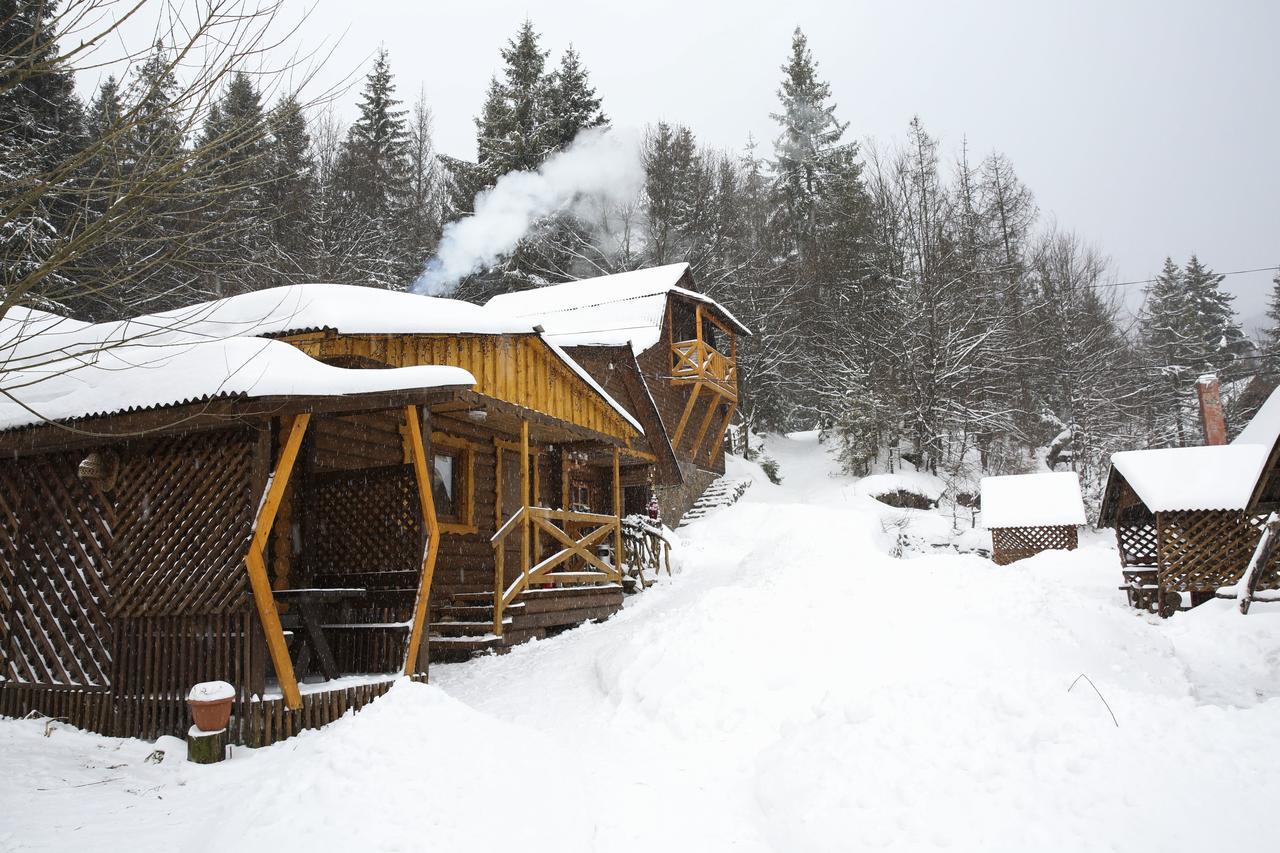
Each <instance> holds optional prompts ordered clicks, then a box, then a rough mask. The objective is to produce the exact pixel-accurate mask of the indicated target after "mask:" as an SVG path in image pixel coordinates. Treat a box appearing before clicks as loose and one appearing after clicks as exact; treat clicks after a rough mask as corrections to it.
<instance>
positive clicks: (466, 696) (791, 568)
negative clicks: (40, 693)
mask: <svg viewBox="0 0 1280 853" xmlns="http://www.w3.org/2000/svg"><path fill="white" fill-rule="evenodd" d="M768 451H769V453H770V454H771V455H772V456H773V457H774V458H776V459H777V460H778V461H779V462H780V465H781V474H782V477H783V483H782V485H781V486H775V485H773V484H771V483H769V482H768V480H767V479H765V478H764V477H763V476H762V475H761V474H760V473H759V472H758V470H756V469H755V468H754V466H751V465H748V464H747V463H744V462H742V461H741V460H737V459H731V460H730V465H731V468H732V470H731V471H730V473H731V474H733V475H735V476H753V477H754V478H755V479H756V480H757V482H756V483H755V485H754V486H753V487H752V488H751V489H749V490H748V491H747V492H746V494H745V496H744V497H743V498H742V500H741V501H740V502H739V503H737V504H736V505H734V506H732V507H729V508H726V509H723V510H718V511H716V512H714V513H712V514H711V515H709V516H708V517H707V518H705V519H703V520H699V521H697V522H694V523H693V524H691V525H690V526H688V527H686V528H684V529H682V530H681V535H682V537H683V538H684V543H683V546H682V547H681V548H680V549H679V552H678V571H677V574H676V577H675V578H674V579H672V580H671V581H667V580H666V578H665V576H664V579H663V583H661V584H660V585H659V586H657V587H654V588H653V589H651V590H649V591H647V592H645V593H643V594H641V595H638V596H635V597H633V598H631V599H630V600H629V601H628V602H627V606H626V608H625V609H624V610H623V611H622V612H621V613H619V614H618V615H617V616H615V617H614V618H613V619H611V620H610V621H608V622H606V623H603V624H598V625H589V626H585V627H583V628H580V629H577V630H574V631H570V632H568V633H566V634H563V635H561V636H559V637H557V638H554V639H552V640H548V641H543V642H537V643H532V644H528V645H525V646H521V647H518V648H517V649H515V650H514V651H513V652H512V653H510V654H509V655H506V656H504V657H496V658H487V659H481V660H475V661H472V662H469V663H465V664H453V665H442V666H435V667H433V668H432V670H431V674H432V679H433V683H432V684H431V685H429V686H424V685H415V684H410V683H404V684H400V685H397V686H396V687H395V688H394V689H393V690H392V691H391V693H390V694H388V695H387V696H386V697H385V698H383V699H380V700H379V701H377V702H376V703H374V704H373V705H372V706H371V707H369V708H368V709H366V710H365V711H363V712H362V713H360V714H359V715H357V716H354V717H349V718H346V719H343V720H342V721H340V722H339V723H337V724H334V725H332V726H330V727H329V728H327V729H325V730H323V731H321V732H307V733H304V734H303V735H301V736H299V737H297V738H294V739H292V740H290V741H286V742H284V743H281V744H278V745H276V746H272V747H269V748H267V749H263V750H258V751H255V752H250V751H247V750H243V751H238V752H237V754H236V755H235V756H234V758H233V760H232V761H229V762H226V763H223V764H221V765H216V766H213V767H198V766H195V765H191V764H188V763H186V762H184V761H182V760H181V744H180V742H178V741H165V742H161V743H160V744H159V745H158V746H159V747H160V748H162V749H165V750H166V751H167V753H168V754H167V755H166V757H165V758H164V760H162V761H160V762H159V763H148V762H147V761H145V759H146V757H147V756H148V754H150V753H151V752H152V751H153V750H154V749H155V748H156V746H157V745H155V744H146V743H141V742H138V741H119V740H111V739H105V738H98V737H95V736H89V735H85V734H81V733H79V732H76V731H73V730H70V729H67V728H65V727H61V726H60V725H58V724H53V725H52V726H50V727H48V728H47V727H46V724H45V723H44V722H37V721H5V722H3V723H0V849H6V850H64V849H78V850H114V849H131V850H211V851H212V850H221V849H233V850H280V849H290V850H313V851H323V850H346V849H357V850H427V849H431V850H443V851H451V850H477V849H481V848H482V847H487V846H489V845H495V844H501V845H502V846H510V847H513V848H518V849H520V850H522V851H541V850H555V851H576V850H603V851H615V850H616V851H632V850H635V851H641V850H642V851H650V853H651V851H655V850H658V851H680V850H729V849H732V850H739V851H756V850H779V851H808V850H815V851H818V850H822V851H825V850H832V851H835V850H841V851H845V850H860V849H881V848H888V849H899V850H921V849H932V848H935V847H936V848H946V849H952V850H979V849H980V850H1017V851H1024V850H1032V849H1035V850H1073V851H1074V850H1102V849H1105V850H1152V851H1173V850H1197V851H1204V850H1227V849H1229V850H1233V851H1246V850H1274V849H1275V847H1276V841H1275V837H1274V832H1273V831H1272V830H1271V829H1270V827H1269V825H1268V820H1267V819H1268V816H1269V815H1270V814H1271V809H1272V808H1273V806H1274V803H1275V802H1277V799H1278V798H1280V607H1276V606H1272V607H1270V608H1268V607H1265V606H1259V607H1257V608H1255V610H1254V612H1253V613H1252V614H1251V615H1249V616H1248V617H1242V616H1240V615H1239V614H1238V613H1237V612H1235V610H1234V609H1233V607H1231V606H1230V605H1229V604H1228V603H1226V602H1214V603H1210V604H1208V605H1205V606H1204V607H1201V608H1198V609H1197V610H1195V611H1193V612H1190V613H1185V614H1180V615H1178V616H1176V617H1174V618H1173V619H1171V620H1168V621H1161V620H1158V619H1156V618H1154V617H1152V616H1148V615H1145V614H1141V613H1138V612H1136V611H1134V610H1131V609H1129V608H1127V607H1126V606H1125V603H1124V596H1123V594H1122V593H1120V592H1119V591H1117V589H1116V586H1117V585H1118V582H1119V580H1120V572H1119V568H1118V564H1117V561H1116V557H1115V554H1114V551H1113V549H1112V547H1111V544H1110V540H1109V539H1108V538H1107V537H1105V536H1102V535H1087V536H1086V537H1085V538H1084V543H1083V546H1082V548H1081V549H1080V550H1079V551H1076V552H1074V553H1051V554H1042V555H1040V556H1038V557H1036V558H1033V559H1031V560H1027V561H1024V562H1022V563H1018V564H1015V565H1013V566H1009V567H1005V568H998V567H996V566H995V565H993V564H992V563H991V562H990V561H988V560H985V559H982V558H980V557H977V556H973V555H957V554H955V553H948V552H943V551H938V552H936V553H929V554H914V555H912V554H908V555H907V557H908V558H906V559H893V558H891V557H890V556H888V552H889V550H890V548H891V546H892V544H893V542H894V540H895V537H896V536H897V534H898V532H899V531H901V530H903V529H906V528H909V529H911V530H913V531H916V532H927V531H932V534H933V536H934V538H935V539H937V538H939V537H943V536H944V535H945V532H946V531H947V530H948V529H949V528H950V525H951V519H950V518H949V517H948V518H945V519H944V518H943V517H942V516H940V515H937V514H931V513H928V512H924V511H918V510H897V509H892V508H890V507H887V506H885V505H883V504H880V503H878V502H876V501H875V500H874V499H872V498H871V497H869V496H867V495H866V494H865V493H864V492H863V490H862V489H860V488H859V485H858V484H857V483H856V482H855V481H853V480H851V479H849V478H845V477H838V476H832V475H831V474H830V472H831V471H832V470H833V468H834V466H833V465H832V464H831V462H830V461H829V459H828V458H827V456H826V454H825V452H824V450H823V449H822V448H821V447H820V446H819V445H818V444H817V443H816V439H815V438H814V437H813V436H799V437H797V438H794V439H782V438H771V439H769V446H768ZM1082 674H1083V675H1085V676H1087V677H1088V679H1087V680H1086V679H1083V678H1079V676H1081V675H1082ZM1073 684H1074V687H1072V685H1073ZM1095 686H1096V691H1095ZM1068 688H1072V689H1070V690H1069V689H1068ZM1113 714H1114V721H1113ZM46 731H49V736H48V737H45V736H44V735H45V734H46Z"/></svg>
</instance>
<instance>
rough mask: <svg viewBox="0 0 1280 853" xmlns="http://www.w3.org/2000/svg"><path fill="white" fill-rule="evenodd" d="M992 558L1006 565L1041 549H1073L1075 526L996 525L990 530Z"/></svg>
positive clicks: (1074, 544)
mask: <svg viewBox="0 0 1280 853" xmlns="http://www.w3.org/2000/svg"><path fill="white" fill-rule="evenodd" d="M991 544H992V549H993V553H992V560H994V561H995V563H996V565H999V566H1007V565H1008V564H1010V563H1012V562H1014V561H1015V560H1021V559H1023V558H1025V557H1031V556H1034V555H1036V554H1039V553H1040V552H1041V551H1052V550H1074V549H1075V547H1076V545H1077V544H1078V543H1077V533H1076V529H1075V527H1071V526H1068V525H1059V526H1054V527H998V528H996V529H994V530H992V531H991Z"/></svg>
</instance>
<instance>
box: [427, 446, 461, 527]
mask: <svg viewBox="0 0 1280 853" xmlns="http://www.w3.org/2000/svg"><path fill="white" fill-rule="evenodd" d="M460 455H461V454H460V453H458V452H457V451H455V450H448V451H437V452H435V453H433V454H432V455H431V494H432V496H434V497H435V501H436V517H437V518H439V519H440V520H441V521H458V520H460V517H461V513H460V512H459V509H460V504H461V501H459V500H458V497H459V495H460V494H461V492H462V489H460V488H459V486H460V485H461V484H460V483H459V482H458V475H459V474H460V473H461V472H462V465H461V464H460V462H459V459H458V457H459V456H460Z"/></svg>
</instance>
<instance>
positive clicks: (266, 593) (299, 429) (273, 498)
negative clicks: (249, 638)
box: [244, 413, 311, 711]
mask: <svg viewBox="0 0 1280 853" xmlns="http://www.w3.org/2000/svg"><path fill="white" fill-rule="evenodd" d="M310 421H311V415H309V414H305V413H304V414H301V415H296V416H295V417H294V418H293V422H292V423H291V424H290V425H289V434H288V437H287V438H286V439H285V442H284V446H283V447H282V448H280V459H279V461H277V462H276V467H275V470H274V471H273V472H272V473H271V475H270V479H269V480H268V481H267V493H266V495H264V496H263V499H262V505H261V506H260V507H258V517H257V519H256V520H255V521H254V523H253V538H252V539H251V540H250V541H249V551H248V553H247V554H245V556H244V562H245V567H246V568H247V569H248V571H249V587H250V589H252V590H253V603H254V604H255V605H256V606H257V608H258V618H259V619H260V620H261V622H262V633H263V634H264V635H265V636H266V638H267V650H268V651H269V652H270V653H271V663H272V665H274V666H275V669H276V678H278V679H279V680H280V691H281V692H282V693H283V694H284V703H285V705H286V706H288V708H289V709H290V710H293V711H296V710H298V709H299V708H301V707H302V694H301V693H300V692H299V691H298V679H297V677H296V676H295V675H294V673H293V661H292V660H290V659H289V648H288V646H287V645H286V644H285V641H284V629H283V628H281V627H280V612H279V611H278V610H276V599H275V596H274V595H272V594H271V581H270V579H269V578H268V577H267V563H266V557H265V553H264V552H265V551H266V547H267V538H268V537H269V536H270V535H271V526H272V524H274V523H275V518H276V511H277V510H279V508H280V499H281V497H283V495H284V490H285V486H287V485H288V484H289V475H290V474H292V473H293V463H294V462H295V461H297V458H298V449H299V448H300V447H302V437H303V435H304V434H305V433H306V431H307V424H308V423H309V422H310Z"/></svg>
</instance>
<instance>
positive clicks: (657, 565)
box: [622, 515, 671, 589]
mask: <svg viewBox="0 0 1280 853" xmlns="http://www.w3.org/2000/svg"><path fill="white" fill-rule="evenodd" d="M664 565H665V566H666V569H667V575H670V574H671V542H670V541H669V540H668V539H667V536H666V534H665V533H664V532H663V530H662V528H661V527H659V526H658V525H657V524H655V523H654V522H652V521H650V520H649V519H647V518H645V517H644V516H641V515H629V516H627V517H626V518H624V519H623V520H622V566H623V569H624V571H625V572H626V574H627V576H628V577H632V578H635V579H636V580H637V582H639V584H640V588H641V589H645V588H647V587H648V586H649V581H648V579H647V578H646V577H645V575H644V573H645V570H646V569H648V570H650V571H652V573H653V576H654V577H655V578H656V577H657V576H658V574H659V572H661V571H662V567H663V566H664Z"/></svg>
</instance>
